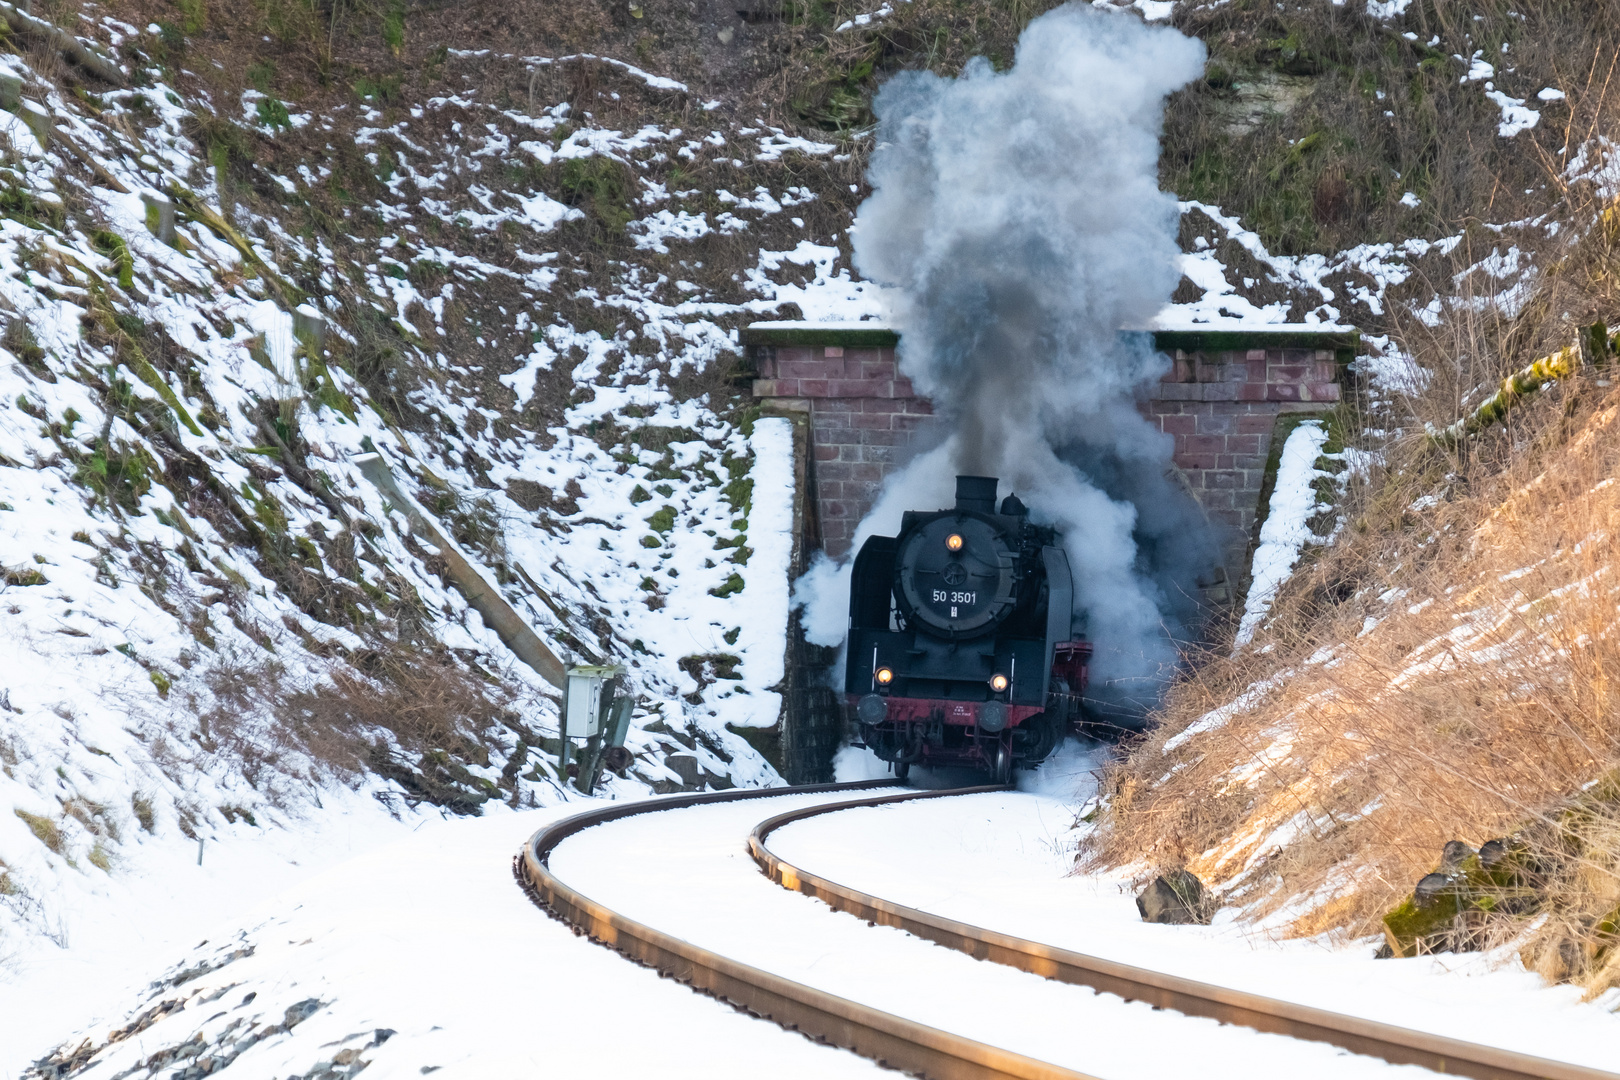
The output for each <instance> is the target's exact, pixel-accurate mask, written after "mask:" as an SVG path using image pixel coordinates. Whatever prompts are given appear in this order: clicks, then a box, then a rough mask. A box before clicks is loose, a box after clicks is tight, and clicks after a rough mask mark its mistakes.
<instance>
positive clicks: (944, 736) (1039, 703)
mask: <svg viewBox="0 0 1620 1080" xmlns="http://www.w3.org/2000/svg"><path fill="white" fill-rule="evenodd" d="M997 484H998V481H997V479H996V478H995V477H989V476H958V477H957V478H956V505H955V507H953V508H952V509H949V510H937V511H932V512H919V511H907V512H906V514H905V515H904V516H903V517H902V519H901V524H900V534H899V535H898V536H873V537H869V538H868V539H867V541H866V542H865V543H864V544H862V545H861V549H860V551H859V553H858V554H857V555H856V556H855V565H854V568H853V573H852V577H851V581H850V592H849V647H848V652H847V658H846V662H845V667H844V691H845V698H846V701H847V703H848V705H849V707H850V709H851V710H852V712H853V720H854V723H855V725H856V731H857V733H858V738H857V741H858V742H859V743H861V744H864V745H865V746H867V747H869V748H870V749H871V750H872V751H873V752H874V753H875V754H877V756H878V757H880V758H882V759H883V760H885V761H888V762H891V763H893V767H894V771H895V773H896V775H898V776H900V777H902V778H904V777H905V776H906V775H907V773H908V772H909V771H910V769H911V766H912V765H913V764H918V763H922V764H927V765H965V766H972V767H977V768H982V769H986V770H987V771H989V772H990V774H991V776H992V777H993V778H994V779H995V780H996V781H997V782H1000V783H1005V782H1008V781H1009V780H1010V779H1011V777H1012V772H1013V770H1014V769H1015V768H1019V767H1030V766H1034V765H1037V764H1039V763H1040V762H1041V761H1042V760H1044V759H1045V758H1046V756H1047V755H1048V754H1050V753H1051V752H1052V751H1053V749H1055V748H1056V747H1057V745H1058V743H1059V742H1060V741H1061V740H1062V739H1063V736H1064V734H1065V733H1066V732H1067V731H1068V730H1069V727H1070V724H1071V722H1072V721H1074V720H1077V719H1078V714H1079V699H1080V694H1081V692H1082V691H1083V690H1084V688H1085V683H1086V666H1087V661H1088V660H1089V658H1090V656H1091V645H1090V643H1089V642H1086V641H1081V640H1073V639H1072V638H1071V634H1070V619H1071V611H1072V607H1073V599H1074V595H1073V594H1074V586H1073V582H1072V580H1071V578H1070V575H1069V560H1068V557H1067V556H1066V555H1065V554H1064V552H1063V549H1062V548H1061V547H1059V546H1058V545H1057V536H1056V533H1055V532H1054V531H1053V530H1052V529H1050V528H1046V527H1043V526H1040V525H1036V524H1033V523H1032V522H1031V521H1030V520H1029V512H1028V510H1027V509H1026V508H1025V506H1024V504H1023V503H1022V502H1020V501H1019V499H1018V497H1017V496H1016V495H1008V496H1007V497H1006V498H1005V499H1003V500H1002V501H1001V504H1000V507H999V508H998V507H997V505H996V488H997Z"/></svg>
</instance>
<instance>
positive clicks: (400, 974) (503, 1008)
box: [0, 800, 880, 1080]
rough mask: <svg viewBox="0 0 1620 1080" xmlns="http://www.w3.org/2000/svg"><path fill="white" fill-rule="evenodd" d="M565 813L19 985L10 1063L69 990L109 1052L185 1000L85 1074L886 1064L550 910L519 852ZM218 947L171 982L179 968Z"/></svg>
mask: <svg viewBox="0 0 1620 1080" xmlns="http://www.w3.org/2000/svg"><path fill="white" fill-rule="evenodd" d="M772 802H774V800H772ZM566 812H567V810H566V809H565V808H560V807H559V808H552V809H547V810H541V811H529V812H523V813H515V812H510V811H500V812H492V813H491V814H489V815H488V816H486V817H483V818H476V819H465V818H462V819H453V820H442V819H440V818H439V816H438V814H437V813H434V814H432V815H423V820H422V821H421V822H419V823H418V824H417V825H416V826H415V829H414V831H413V832H411V833H410V834H409V835H408V836H406V837H404V838H402V839H399V840H398V841H397V842H395V843H392V844H388V845H384V846H381V847H377V848H375V849H373V850H372V851H369V852H367V853H366V854H363V855H361V856H359V857H357V858H354V859H352V860H349V861H346V862H343V863H341V864H340V865H337V866H334V867H330V868H328V869H326V870H324V871H323V872H320V873H317V874H313V875H311V876H310V877H308V878H307V879H306V880H304V881H302V882H300V883H299V884H297V885H295V886H293V887H291V888H290V889H288V890H286V891H282V892H279V893H275V894H272V895H270V896H268V897H261V898H260V899H259V900H258V901H257V902H256V903H254V904H253V906H252V908H251V910H250V911H249V912H248V913H247V914H246V915H238V916H236V917H235V918H233V919H230V920H226V921H212V920H210V922H208V923H206V924H193V926H192V927H191V928H190V930H189V932H188V933H187V935H186V936H187V938H188V939H189V940H188V941H187V944H188V945H191V946H195V947H194V948H190V949H180V948H175V949H171V950H169V953H168V956H167V959H168V960H170V961H171V963H170V964H168V965H163V966H158V965H151V966H138V967H135V968H131V967H128V966H125V965H123V964H122V963H121V962H120V961H121V960H122V959H123V958H122V957H114V958H111V962H109V963H108V964H107V965H106V966H105V967H102V966H100V965H96V966H95V967H94V968H93V971H94V975H93V978H90V979H89V980H86V976H87V975H88V974H90V973H91V971H92V963H91V961H90V960H89V959H88V958H87V959H86V960H84V961H83V962H81V963H79V964H77V965H76V966H74V967H73V968H72V969H71V970H66V969H64V970H62V971H60V972H57V973H54V974H42V975H38V976H37V977H36V978H35V979H33V980H31V986H32V988H33V990H34V992H35V993H37V994H39V995H40V996H48V997H49V998H50V1000H49V1001H48V1002H46V1003H42V1004H41V1005H40V1007H37V1008H30V1007H29V1006H28V1002H27V999H26V996H25V995H24V994H21V993H18V994H15V995H13V996H12V997H11V998H9V999H7V998H0V1074H3V1075H5V1076H7V1077H12V1076H18V1075H20V1073H21V1068H20V1066H21V1064H22V1061H23V1060H24V1059H27V1060H32V1059H34V1058H37V1057H39V1056H41V1055H43V1054H44V1053H46V1052H47V1051H48V1050H49V1049H50V1048H51V1046H52V1045H53V1044H54V1043H56V1042H58V1041H60V1040H61V1039H63V1038H64V1037H66V1036H69V1035H72V1034H73V1033H72V1032H71V1031H67V1030H63V1027H62V1019H61V1015H62V1012H63V1008H62V1006H63V1004H64V1002H65V1001H76V1002H77V1004H78V1005H79V1007H80V1009H81V1010H82V1011H83V1012H84V1013H91V1012H94V1013H97V1014H99V1015H98V1018H97V1019H96V1020H95V1021H94V1022H91V1023H89V1024H84V1025H82V1027H81V1028H80V1030H81V1031H82V1036H81V1035H74V1036H73V1037H72V1038H71V1039H70V1040H69V1045H70V1047H72V1046H77V1045H78V1044H79V1041H80V1038H81V1037H82V1038H88V1039H90V1040H92V1042H93V1044H94V1045H95V1046H98V1047H99V1046H100V1045H101V1044H102V1043H103V1042H105V1041H106V1040H107V1037H108V1033H109V1032H110V1031H112V1030H113V1029H115V1028H121V1027H126V1026H128V1025H129V1024H130V1021H131V1018H132V1017H135V1016H138V1015H140V1014H141V1013H143V1012H144V1011H145V1010H148V1009H150V1008H151V1007H153V1006H156V1005H160V1004H161V1003H163V1002H166V1001H177V1000H178V1001H183V1002H185V1007H184V1008H182V1009H180V1010H177V1011H173V1012H170V1013H168V1014H167V1015H165V1016H163V1017H162V1018H161V1019H158V1020H157V1021H156V1022H154V1023H151V1024H150V1025H149V1026H146V1027H145V1028H143V1029H142V1030H140V1031H138V1032H135V1033H132V1034H130V1035H129V1036H128V1037H127V1038H125V1039H123V1040H121V1041H119V1042H116V1043H114V1044H112V1046H111V1047H110V1048H108V1049H107V1050H105V1051H104V1052H103V1053H102V1054H101V1055H100V1056H99V1057H98V1058H96V1059H95V1061H96V1064H95V1065H93V1066H92V1067H91V1071H89V1072H88V1073H87V1074H86V1075H89V1076H92V1077H96V1076H113V1075H118V1074H122V1073H123V1072H124V1070H126V1069H130V1068H134V1067H136V1066H137V1064H138V1063H141V1062H148V1061H151V1060H152V1059H153V1058H154V1056H156V1055H161V1054H163V1053H164V1052H165V1051H168V1050H170V1049H172V1048H176V1047H180V1048H181V1050H180V1052H179V1053H178V1054H176V1055H175V1056H174V1057H173V1058H172V1059H171V1060H172V1062H173V1068H174V1069H175V1070H178V1069H180V1068H181V1067H183V1066H185V1065H189V1064H191V1063H192V1062H193V1061H197V1060H201V1059H206V1058H212V1059H214V1061H216V1062H221V1061H225V1062H226V1067H225V1068H224V1069H223V1070H222V1071H220V1072H216V1073H215V1075H222V1076H224V1077H226V1078H233V1077H240V1078H244V1080H245V1078H265V1077H288V1076H298V1077H305V1076H316V1075H321V1076H328V1077H329V1076H345V1075H352V1074H353V1073H354V1072H357V1071H359V1070H358V1068H357V1066H359V1065H360V1064H361V1063H362V1062H364V1063H368V1064H367V1065H366V1066H365V1068H366V1076H367V1078H368V1080H373V1078H375V1080H382V1078H390V1077H394V1078H405V1077H410V1078H412V1080H415V1078H419V1077H421V1076H422V1075H424V1074H427V1073H432V1074H433V1075H435V1076H443V1077H448V1078H455V1077H466V1078H474V1077H476V1078H480V1080H483V1078H488V1077H518V1076H604V1077H631V1076H658V1077H692V1078H699V1077H702V1078H710V1077H737V1078H743V1077H755V1076H758V1075H760V1070H761V1067H762V1065H761V1063H763V1062H769V1063H770V1071H771V1075H773V1076H781V1077H803V1078H805V1080H810V1078H815V1080H822V1078H827V1080H834V1078H842V1077H855V1076H870V1075H873V1074H874V1073H877V1072H879V1071H880V1070H879V1069H878V1067H877V1066H875V1065H873V1064H872V1063H871V1062H868V1061H865V1060H863V1059H861V1058H858V1057H855V1056H854V1055H851V1054H846V1053H843V1052H841V1051H837V1050H833V1049H830V1048H827V1047H824V1046H821V1045H818V1044H816V1043H814V1042H811V1041H810V1040H808V1039H805V1038H803V1037H801V1036H799V1035H796V1034H793V1033H790V1032H786V1031H783V1030H782V1029H780V1028H778V1027H776V1026H775V1025H774V1024H769V1023H762V1022H760V1021H758V1020H755V1019H753V1018H751V1017H750V1016H748V1015H747V1014H746V1013H742V1012H739V1011H737V1010H735V1009H733V1008H731V1007H729V1006H727V1005H725V1004H724V1003H721V1002H718V1001H716V1000H714V999H712V998H708V997H705V996H702V995H699V994H695V993H693V992H692V991H691V990H689V989H687V988H686V987H685V986H683V985H681V984H679V983H676V982H671V981H668V980H665V979H661V978H659V976H658V975H657V974H656V973H654V972H653V971H651V970H649V969H647V968H642V967H639V966H637V965H635V964H632V963H629V962H628V961H626V960H624V959H623V958H622V957H620V956H619V955H617V954H616V953H614V952H611V951H610V950H608V949H605V948H602V947H600V946H598V945H594V944H592V943H591V942H589V941H588V940H587V939H585V938H581V937H576V936H575V935H574V933H573V932H572V931H571V930H570V929H569V928H568V927H566V926H564V925H563V924H562V923H560V922H558V921H556V920H555V919H552V918H551V917H550V916H548V915H547V914H546V913H544V912H543V911H541V910H540V909H539V908H537V907H535V906H534V905H533V904H532V903H531V902H530V901H529V899H528V898H527V897H526V896H525V895H524V894H523V893H522V892H521V891H520V890H519V888H518V886H517V884H516V883H515V882H514V880H513V878H512V868H511V862H512V856H513V855H514V854H516V852H517V851H518V849H519V848H520V847H521V845H522V844H523V842H524V840H525V839H527V838H528V837H529V836H530V835H531V834H532V833H533V832H534V831H535V830H536V829H538V828H540V827H541V826H542V825H544V824H546V823H548V822H550V821H553V820H556V819H557V818H558V817H559V816H562V815H563V814H565V813H566ZM659 816H660V817H664V816H666V815H659ZM322 840H328V841H330V844H328V845H327V846H326V847H325V849H324V850H326V851H330V850H332V848H333V847H337V848H339V849H340V848H341V844H342V841H343V838H342V836H341V834H340V835H337V836H332V837H325V838H322V837H316V838H315V844H316V846H317V847H321V841H322ZM634 854H635V853H633V852H625V853H624V855H625V857H626V859H627V860H633V858H634ZM315 857H318V853H316V856H315ZM263 865H273V863H261V864H259V865H255V863H254V861H253V860H252V859H251V858H248V859H243V860H240V861H238V862H236V863H234V864H233V863H230V862H227V861H226V860H225V859H222V860H221V868H220V874H221V875H225V874H231V875H232V876H234V877H235V879H236V880H235V888H236V890H237V894H238V895H237V899H238V900H241V899H244V898H245V897H244V896H243V895H242V894H245V893H249V892H254V891H262V888H263V886H264V885H265V884H266V882H265V880H264V879H263V878H259V877H255V876H254V872H255V870H256V869H260V868H262V866H263ZM625 867H626V869H627V870H633V865H632V863H630V862H627V863H626V864H625ZM256 887H257V888H256ZM115 929H116V928H113V927H109V931H110V933H109V935H108V936H109V939H110V938H111V937H112V936H113V934H112V933H111V931H114V930H115ZM177 929H184V928H177ZM199 940H201V941H202V944H200V945H199V944H197V942H198V941H199ZM243 951H249V954H248V955H240V956H238V957H237V958H236V959H234V960H231V959H228V958H229V957H231V956H232V955H233V954H237V953H241V952H243ZM222 960H223V961H225V962H224V963H220V966H217V967H214V968H213V969H212V970H209V971H207V972H205V973H203V974H200V975H197V976H196V977H193V978H189V979H187V980H185V981H184V982H178V985H176V983H177V976H178V975H180V974H181V973H182V972H186V971H190V970H194V969H195V968H197V967H198V966H199V965H202V964H205V963H210V962H211V963H219V962H220V961H222ZM154 980H156V981H154ZM86 981H88V983H89V988H88V989H86V990H81V991H75V990H70V989H69V988H71V987H79V986H82V985H83V984H84V983H85V982H86ZM64 995H66V996H64ZM114 1002H116V1003H117V1005H118V1006H119V1007H113V1003H114ZM137 1002H138V1003H139V1004H138V1005H137V1006H136V1007H134V1008H129V1006H130V1005H131V1004H132V1003H137ZM311 1003H313V1004H311ZM18 1008H20V1009H22V1010H23V1011H21V1012H20V1013H19V1012H17V1011H15V1010H16V1009H18ZM289 1010H293V1011H292V1012H291V1013H289ZM306 1013H307V1016H305V1015H304V1014H306ZM300 1016H304V1018H303V1019H301V1020H299V1019H296V1018H297V1017H300ZM289 1017H292V1018H295V1022H294V1023H293V1024H292V1025H290V1027H288V1028H287V1030H277V1025H282V1026H284V1027H286V1026H287V1020H288V1019H289ZM81 1023H82V1021H81ZM384 1033H386V1034H384ZM255 1037H257V1040H256V1041H255ZM379 1038H381V1041H380V1042H379ZM237 1053H239V1056H236V1057H234V1058H232V1057H231V1055H232V1054H237ZM227 1059H228V1060H227ZM323 1063H324V1064H325V1066H326V1068H327V1070H328V1071H326V1072H322V1071H321V1068H320V1067H321V1066H322V1065H323ZM136 1071H137V1074H139V1075H146V1073H145V1070H141V1069H137V1070H136ZM74 1075H77V1074H76V1073H75V1074H74Z"/></svg>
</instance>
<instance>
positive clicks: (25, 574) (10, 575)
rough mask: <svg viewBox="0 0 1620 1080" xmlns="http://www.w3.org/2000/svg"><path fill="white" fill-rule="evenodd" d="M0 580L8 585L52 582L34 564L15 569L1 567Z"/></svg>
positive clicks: (47, 583)
mask: <svg viewBox="0 0 1620 1080" xmlns="http://www.w3.org/2000/svg"><path fill="white" fill-rule="evenodd" d="M0 581H4V582H5V583H6V584H7V585H19V586H27V585H49V584H50V582H49V581H47V580H46V578H45V575H44V574H42V573H40V572H39V571H38V570H36V569H34V568H33V567H32V566H29V567H18V568H17V569H15V570H13V569H10V568H9V567H8V568H0Z"/></svg>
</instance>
